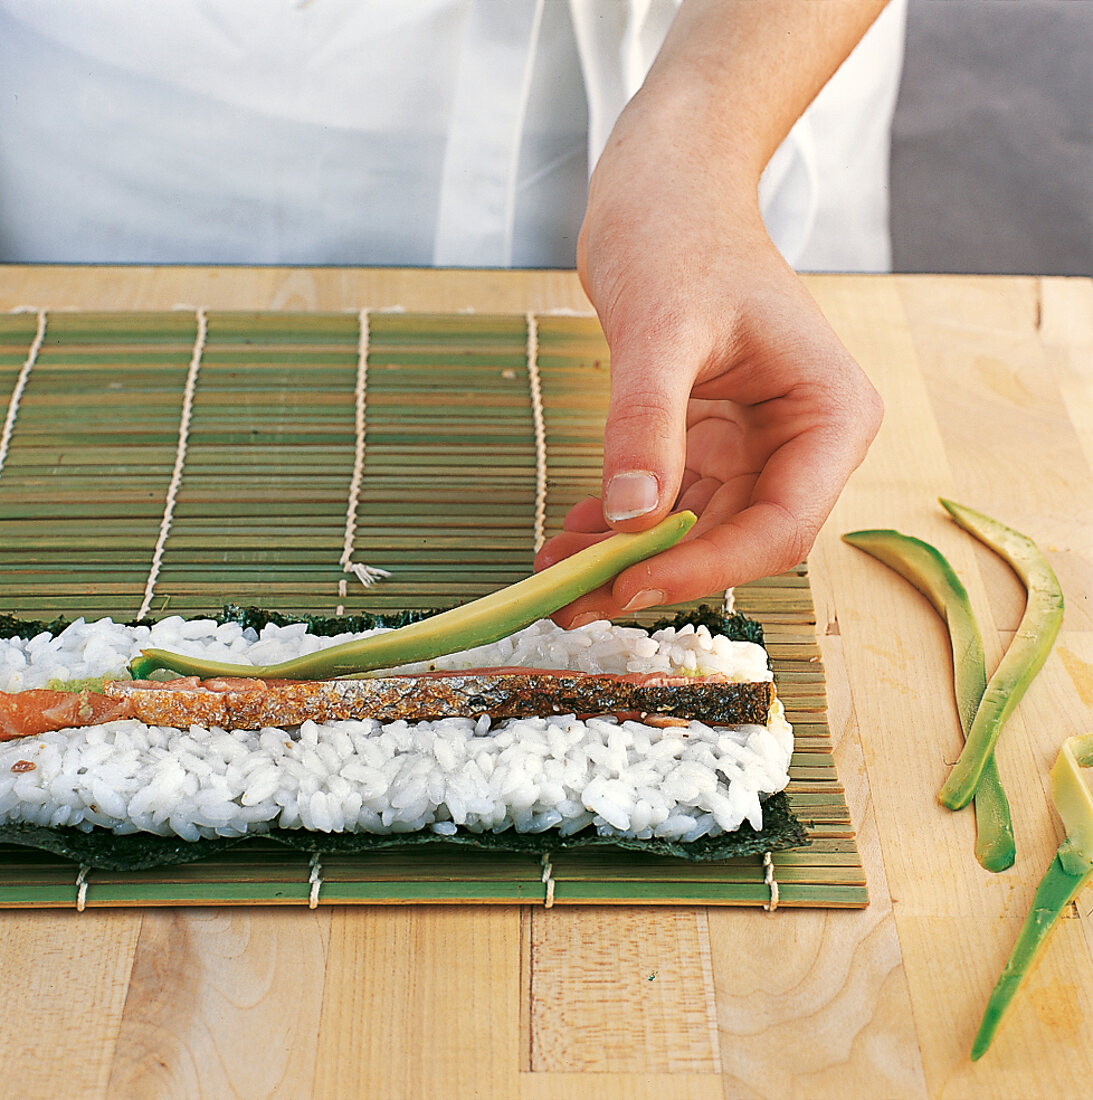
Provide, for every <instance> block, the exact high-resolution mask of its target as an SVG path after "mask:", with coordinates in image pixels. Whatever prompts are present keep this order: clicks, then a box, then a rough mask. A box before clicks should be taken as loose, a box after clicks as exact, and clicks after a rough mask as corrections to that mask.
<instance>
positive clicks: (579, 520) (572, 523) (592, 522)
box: [562, 497, 608, 534]
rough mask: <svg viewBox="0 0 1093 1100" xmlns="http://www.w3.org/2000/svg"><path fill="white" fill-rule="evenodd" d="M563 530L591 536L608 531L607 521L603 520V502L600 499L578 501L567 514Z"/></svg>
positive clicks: (587, 498)
mask: <svg viewBox="0 0 1093 1100" xmlns="http://www.w3.org/2000/svg"><path fill="white" fill-rule="evenodd" d="M562 530H564V531H583V532H586V533H591V534H596V533H599V532H602V531H607V530H608V526H607V521H606V520H605V519H604V518H603V501H602V500H600V498H599V497H585V498H584V500H580V501H578V502H577V503H576V504H574V505H573V507H572V508H570V509H569V511H568V512H567V513H566V515H565V519H564V520H563V521H562Z"/></svg>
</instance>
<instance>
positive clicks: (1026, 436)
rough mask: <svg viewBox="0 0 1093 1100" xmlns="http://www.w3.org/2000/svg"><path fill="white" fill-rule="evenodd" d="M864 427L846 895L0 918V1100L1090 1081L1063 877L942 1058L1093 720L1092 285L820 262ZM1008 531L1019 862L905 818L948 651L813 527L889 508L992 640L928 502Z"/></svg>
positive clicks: (158, 279)
mask: <svg viewBox="0 0 1093 1100" xmlns="http://www.w3.org/2000/svg"><path fill="white" fill-rule="evenodd" d="M808 284H809V287H810V289H811V290H812V292H813V293H814V294H815V296H816V298H817V299H818V301H819V302H820V305H821V306H822V308H823V309H824V311H825V312H826V314H827V316H828V317H829V318H830V320H831V322H832V323H833V325H834V326H835V328H836V329H837V331H838V332H839V334H840V335H841V336H842V338H843V340H844V341H845V342H846V344H847V346H848V347H849V348H850V350H851V352H852V353H853V354H854V355H856V356H857V358H858V359H859V361H860V362H861V363H862V365H863V366H864V367H865V369H866V370H867V372H868V373H869V375H870V376H871V377H872V378H873V380H874V382H875V383H876V385H877V386H878V388H879V389H880V390H881V392H882V394H883V396H884V399H885V402H886V405H887V417H886V421H885V426H884V428H883V429H882V431H881V434H880V436H879V438H878V440H877V442H876V443H875V445H874V447H873V449H872V450H871V452H870V455H869V458H868V459H867V461H866V463H865V465H864V466H863V467H862V468H861V469H860V470H859V471H858V472H857V474H855V476H854V478H853V479H852V481H851V483H850V485H849V486H848V487H847V490H846V492H845V493H844V494H843V497H842V499H841V500H840V502H839V504H838V506H837V508H836V511H835V513H834V515H833V516H832V518H831V520H830V521H829V523H828V525H827V526H826V528H825V529H824V532H823V533H822V535H821V538H820V540H819V542H818V543H817V546H816V548H815V550H814V552H813V554H812V556H811V558H810V568H811V577H812V585H813V592H814V598H815V601H816V606H817V614H818V619H817V621H818V623H819V627H818V629H819V632H820V641H821V647H822V651H823V657H824V662H825V667H826V669H827V677H828V692H829V710H830V720H831V730H832V736H833V738H834V740H835V742H836V746H837V747H836V759H837V763H838V768H839V773H840V776H841V778H842V781H843V783H844V784H845V787H846V791H847V800H848V803H849V805H850V809H851V813H852V816H853V820H854V824H855V827H856V829H857V830H858V835H859V845H860V847H861V851H862V855H863V859H864V862H865V867H866V872H867V875H868V878H869V886H870V897H871V899H872V904H871V905H870V907H869V908H868V909H866V910H864V911H861V912H855V911H831V910H827V911H819V910H793V911H788V910H782V911H779V912H776V913H774V914H768V913H764V912H759V911H746V910H735V909H732V910H713V909H711V910H706V909H703V908H697V909H696V908H681V909H641V908H637V907H633V908H629V907H622V908H615V907H612V908H604V909H596V908H591V909H566V908H555V909H553V910H550V911H549V912H547V911H544V910H541V909H537V910H532V909H527V908H524V909H522V908H518V907H512V908H487V907H467V908H458V907H398V908H391V909H386V908H331V909H323V908H320V909H319V910H316V911H314V912H312V911H306V910H295V909H293V910H282V909H278V910H267V909H244V910H237V909H231V910H229V909H225V910H219V911H215V910H197V911H194V910H190V911H185V910H177V911H172V910H158V911H156V910H144V911H141V910H111V911H105V912H101V911H100V912H91V911H87V912H84V913H82V914H76V913H53V912H38V913H34V912H20V911H15V912H4V913H0V983H2V1000H3V1005H4V1012H3V1014H2V1018H0V1050H3V1052H4V1059H3V1060H4V1067H5V1073H4V1074H3V1075H2V1076H0V1096H4V1097H54V1096H58V1095H65V1096H73V1097H160V1096H171V1097H217V1098H219V1097H265V1096H285V1097H306V1096H317V1097H345V1096H355V1095H361V1096H364V1095H367V1096H374V1097H404V1096H405V1097H428V1096H439V1095H444V1096H447V1097H453V1098H462V1097H489V1098H492V1097H526V1098H528V1100H540V1098H547V1097H550V1098H559V1100H567V1098H574V1100H576V1098H584V1097H589V1098H591V1097H596V1098H612V1097H627V1098H639V1097H651V1098H656V1100H668V1098H676V1097H679V1098H690V1097H695V1098H698V1097H701V1098H712V1097H734V1098H735V1097H747V1098H757V1097H805V1098H808V1097H860V1096H883V1097H965V1096H982V1097H988V1096H989V1097H1039V1096H1044V1097H1047V1096H1051V1097H1060V1096H1062V1097H1069V1096H1077V1095H1081V1094H1084V1092H1085V1091H1086V1088H1087V1081H1088V1080H1089V1078H1090V1076H1091V1074H1093V1054H1091V1053H1090V1052H1091V1050H1093V1046H1091V1044H1090V1043H1089V1041H1088V1035H1089V1027H1088V1025H1089V1021H1090V1019H1091V1018H1093V927H1091V924H1093V897H1091V896H1090V895H1089V894H1086V895H1084V896H1083V897H1081V898H1080V899H1079V901H1078V903H1077V905H1076V906H1074V907H1072V910H1071V912H1070V913H1069V914H1068V919H1065V920H1063V921H1062V922H1061V923H1060V926H1059V928H1058V930H1057V932H1056V934H1055V936H1054V937H1053V938H1052V941H1051V943H1050V944H1049V947H1048V950H1047V952H1046V953H1045V955H1044V956H1043V958H1042V960H1041V961H1040V963H1039V966H1038V967H1037V969H1036V971H1035V973H1034V974H1033V975H1032V977H1031V979H1030V980H1029V982H1028V983H1027V985H1026V987H1025V989H1024V990H1023V991H1022V993H1021V995H1020V997H1019V999H1018V1002H1017V1003H1016V1005H1015V1007H1014V1010H1013V1011H1012V1014H1011V1015H1010V1017H1009V1018H1008V1020H1007V1022H1006V1024H1005V1025H1004V1027H1003V1029H1002V1031H1001V1032H1000V1034H999V1036H998V1039H997V1041H996V1043H995V1046H994V1048H993V1049H992V1050H991V1052H990V1053H989V1054H988V1055H987V1057H986V1058H984V1059H983V1061H981V1062H979V1063H977V1064H975V1065H973V1064H972V1063H970V1062H969V1061H968V1057H967V1051H968V1048H969V1046H970V1043H971V1039H972V1035H973V1034H974V1031H975V1028H976V1026H977V1024H978V1019H979V1015H980V1013H981V1011H982V1007H983V1004H984V1002H985V999H986V996H987V994H988V992H989V990H990V988H991V986H992V985H993V983H994V980H995V977H996V976H997V973H998V971H999V969H1000V967H1001V965H1002V962H1003V961H1004V959H1005V957H1006V955H1007V953H1008V952H1009V949H1010V946H1011V945H1012V942H1013V939H1014V937H1015V935H1016V932H1017V928H1018V926H1019V923H1020V921H1021V919H1022V918H1023V916H1024V913H1025V911H1026V909H1027V907H1028V904H1029V901H1030V898H1031V895H1032V890H1033V888H1034V886H1035V884H1036V882H1037V881H1038V879H1039V877H1040V875H1041V873H1042V872H1043V869H1044V867H1045V866H1046V864H1047V861H1048V859H1049V858H1050V855H1051V853H1052V851H1053V850H1054V848H1055V846H1056V844H1057V843H1058V840H1059V837H1060V835H1061V834H1060V827H1059V824H1058V821H1057V819H1056V817H1055V816H1054V814H1053V812H1052V809H1051V805H1050V802H1049V800H1048V796H1047V786H1046V783H1047V773H1048V768H1049V767H1050V765H1051V762H1052V761H1053V759H1054V757H1055V754H1056V752H1057V750H1058V746H1059V744H1060V743H1061V742H1062V740H1063V739H1064V738H1065V737H1067V736H1070V735H1073V734H1076V733H1082V732H1087V731H1091V730H1093V601H1091V599H1090V593H1091V589H1093V519H1091V517H1093V477H1091V467H1093V282H1090V281H1089V280H1080V279H1070V280H1064V279H1046V280H1044V279H1035V278H970V277H921V276H920V277H875V276H874V277H852V276H817V277H812V278H810V279H809V280H808ZM176 305H178V306H195V305H203V306H207V307H210V308H240V309H250V308H268V307H273V308H284V309H356V308H359V307H361V306H364V305H367V306H371V307H373V308H383V307H385V306H403V307H405V308H407V309H433V310H440V311H452V310H459V309H464V308H474V309H476V310H479V311H482V312H488V311H500V312H522V311H524V310H526V309H538V310H550V309H562V310H567V309H568V310H572V309H576V310H582V311H583V310H586V309H587V308H588V306H587V303H586V302H585V300H584V298H583V297H582V295H581V292H580V289H579V287H578V284H577V282H576V279H575V278H574V276H573V275H572V274H569V273H558V272H530V273H513V272H508V273H506V272H444V271H396V272H387V271H345V270H334V269H330V270H319V271H305V270H280V269H217V270H201V269H175V268H155V269H152V268H147V269H90V268H50V267H35V268H0V309H12V308H16V307H26V306H33V307H39V306H49V307H51V308H54V309H61V308H85V309H151V308H165V307H166V308H170V307H173V306H176ZM939 495H944V496H951V497H953V498H955V499H956V500H959V501H961V502H963V503H967V504H969V505H971V506H973V507H976V508H978V509H980V510H982V511H985V512H987V513H989V514H991V515H995V516H997V517H998V518H1000V519H1003V520H1005V521H1007V522H1009V523H1010V524H1012V525H1013V526H1015V527H1017V528H1019V529H1020V530H1023V531H1025V532H1027V533H1028V534H1030V535H1031V536H1033V537H1034V538H1035V539H1036V541H1037V542H1038V544H1039V545H1040V547H1041V548H1042V549H1043V550H1044V551H1045V552H1046V553H1047V555H1048V556H1049V558H1050V559H1051V561H1052V564H1053V565H1054V567H1055V569H1056V571H1057V572H1058V574H1059V577H1060V580H1061V582H1062V584H1063V588H1064V591H1065V593H1066V597H1067V612H1066V619H1065V622H1064V626H1063V631H1062V633H1061V635H1060V637H1059V641H1058V643H1057V645H1056V647H1055V650H1054V652H1053V654H1052V656H1051V658H1050V659H1049V661H1048V663H1047V666H1046V667H1045V669H1044V671H1043V673H1042V674H1041V676H1040V678H1039V679H1038V680H1037V681H1036V682H1035V683H1034V684H1033V686H1032V688H1031V690H1030V691H1029V693H1028V695H1027V696H1026V698H1025V700H1024V702H1023V703H1022V704H1021V706H1020V707H1019V709H1018V711H1017V713H1016V715H1015V716H1014V718H1013V719H1012V720H1011V722H1010V723H1009V725H1008V726H1007V728H1006V730H1005V733H1004V735H1003V738H1002V742H1001V745H1000V748H999V753H998V756H999V766H1000V768H1001V770H1002V774H1003V778H1004V780H1005V782H1006V784H1007V787H1008V789H1009V791H1010V795H1011V799H1012V802H1013V808H1014V819H1015V827H1016V831H1017V843H1018V857H1017V863H1016V865H1015V867H1014V868H1013V869H1011V870H1010V871H1008V872H1006V873H1004V874H1002V875H989V874H987V873H986V872H984V871H982V870H981V869H980V868H979V867H978V865H977V864H976V862H975V860H974V858H973V855H972V820H971V817H970V816H969V815H968V814H966V813H965V814H960V815H952V814H950V813H948V812H947V811H945V810H943V809H942V808H941V807H940V806H938V804H937V802H936V798H935V795H936V790H937V788H938V786H939V785H940V783H941V781H942V779H943V777H944V775H945V771H946V765H947V763H948V762H951V761H952V759H953V758H954V756H955V753H956V752H957V749H958V745H959V727H958V724H957V721H956V715H955V710H954V706H953V703H952V697H951V673H950V670H949V655H948V651H947V642H946V638H945V635H944V631H943V629H942V627H941V624H940V621H939V620H938V619H937V617H936V615H935V614H934V612H933V611H932V610H931V609H930V608H929V606H928V605H927V604H926V602H925V600H924V599H923V598H922V597H921V596H919V595H918V594H917V593H916V592H915V591H914V590H913V589H911V588H910V586H908V585H906V584H905V583H904V582H903V581H901V580H900V579H899V578H897V577H896V576H895V574H893V573H891V572H890V571H888V570H886V569H885V568H884V567H883V566H881V565H880V564H878V563H877V562H875V561H874V560H872V559H871V558H868V557H866V556H865V555H863V554H861V553H859V552H857V551H854V550H852V549H851V548H850V547H848V546H846V545H845V544H844V543H842V542H841V541H840V539H839V535H840V534H841V533H842V532H844V531H848V530H853V529H857V528H861V527H874V526H882V527H896V528H898V529H900V530H903V531H905V532H907V533H909V534H914V535H917V536H919V537H921V538H925V539H927V540H928V541H931V542H933V543H934V544H935V545H937V546H938V547H939V548H940V549H941V550H942V551H943V552H944V553H945V554H946V555H947V556H948V557H949V558H950V560H951V561H952V562H953V564H954V566H955V567H956V568H957V570H958V571H959V572H960V574H961V576H962V577H963V579H964V581H965V583H966V584H967V586H968V588H969V590H970V593H971V597H972V601H973V604H974V607H975V611H976V614H977V616H978V618H979V621H980V624H981V625H982V627H983V628H984V633H985V641H986V646H987V656H988V661H989V662H993V661H995V660H997V658H998V656H999V654H1000V653H1001V651H1002V649H1003V647H1004V645H1005V644H1006V642H1007V641H1008V639H1009V637H1010V636H1011V635H1012V632H1013V630H1014V629H1015V627H1016V624H1017V621H1018V619H1019V617H1020V614H1021V610H1022V606H1023V596H1022V591H1021V588H1020V585H1019V583H1018V582H1017V580H1016V579H1015V577H1014V576H1013V575H1012V574H1011V573H1010V572H1009V570H1008V569H1007V568H1006V567H1005V566H1004V565H1002V564H1000V563H999V561H998V560H997V559H995V558H993V557H992V555H991V554H990V553H989V552H987V551H985V550H984V549H983V548H982V547H980V546H979V545H978V544H976V543H974V542H973V541H972V540H971V539H969V538H968V537H967V536H966V535H964V534H963V533H962V532H960V531H959V530H958V529H957V528H956V527H955V526H954V525H953V524H951V523H950V522H949V521H948V520H947V519H945V518H944V514H943V513H942V512H941V510H940V509H939V508H938V506H937V504H936V498H937V497H938V496H939Z"/></svg>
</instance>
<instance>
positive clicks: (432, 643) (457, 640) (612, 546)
mask: <svg viewBox="0 0 1093 1100" xmlns="http://www.w3.org/2000/svg"><path fill="white" fill-rule="evenodd" d="M696 519H697V517H696V516H695V514H694V513H693V512H677V513H675V514H674V515H671V516H668V517H667V519H663V520H661V522H660V523H658V524H657V525H656V526H655V527H651V528H650V529H649V530H648V531H639V532H637V533H635V534H617V535H612V536H611V537H610V538H608V539H604V541H603V542H599V543H596V544H595V545H594V546H589V547H586V548H585V549H584V550H580V551H578V552H577V553H576V554H574V555H573V556H572V557H569V558H566V559H565V560H564V561H560V562H556V563H555V564H554V565H552V566H549V567H548V568H546V569H544V570H543V571H542V572H540V573H536V574H534V575H533V576H531V577H526V578H525V579H524V580H522V581H518V582H517V583H516V584H513V585H510V586H509V587H507V588H503V589H501V590H500V591H499V592H492V593H490V595H488V596H483V597H482V598H481V599H479V600H474V601H473V602H472V603H468V604H464V605H463V606H462V607H453V608H452V609H451V610H450V611H444V612H442V613H441V614H439V615H434V616H432V617H431V618H428V619H423V620H421V621H420V622H416V623H410V624H409V625H407V626H403V627H400V628H399V629H398V630H392V631H388V632H387V633H384V634H373V635H372V636H371V637H368V638H360V639H357V640H355V641H352V642H345V643H344V644H342V645H337V646H331V647H330V648H329V649H322V650H319V651H318V652H317V653H309V654H307V655H305V656H303V657H297V658H294V659H293V660H291V661H282V662H281V663H280V664H275V665H265V666H257V667H256V666H253V665H235V664H223V663H221V662H218V661H203V660H200V659H196V658H191V657H185V656H182V655H181V654H177V653H169V652H167V651H165V650H162V649H145V650H142V656H140V657H138V658H137V659H136V660H135V661H133V662H132V663H131V664H130V666H129V671H130V674H131V675H132V677H133V679H134V680H142V679H144V678H145V677H147V676H148V674H149V673H150V672H153V671H154V670H155V669H157V668H166V669H171V670H173V671H175V672H179V673H182V674H183V675H186V676H201V677H205V678H207V677H212V676H260V677H262V678H263V679H269V680H318V679H330V678H331V677H335V676H348V675H352V674H353V673H358V672H369V671H371V670H372V669H377V668H390V667H393V666H395V665H401V664H406V663H407V662H410V661H427V660H430V659H432V658H433V657H441V656H443V655H444V654H446V653H455V652H458V651H459V650H461V649H470V648H472V647H473V646H479V645H488V644H490V643H491V642H496V641H499V640H500V639H501V638H506V637H508V636H509V635H510V634H513V633H515V632H516V631H517V630H522V629H523V628H524V627H525V626H530V625H531V624H532V623H533V622H536V621H537V620H539V619H542V618H545V617H547V616H548V615H552V614H553V613H554V612H555V611H557V610H558V609H559V608H562V607H565V605H566V604H568V603H572V602H573V600H575V599H577V598H578V597H579V596H584V595H586V594H587V593H589V592H592V591H594V590H595V589H597V588H599V587H600V585H603V584H606V583H607V582H608V581H609V580H611V579H612V578H613V577H616V576H617V575H618V574H619V573H621V572H622V571H623V570H624V569H626V568H628V567H629V566H631V565H636V564H637V563H638V562H640V561H644V560H645V559H646V558H651V557H652V556H653V555H654V554H659V553H661V551H663V550H667V549H669V548H670V547H672V546H674V545H675V544H676V543H677V542H679V540H680V539H682V538H683V536H684V535H685V534H686V533H687V532H688V531H689V530H690V529H691V528H692V527H693V526H694V524H695V522H696Z"/></svg>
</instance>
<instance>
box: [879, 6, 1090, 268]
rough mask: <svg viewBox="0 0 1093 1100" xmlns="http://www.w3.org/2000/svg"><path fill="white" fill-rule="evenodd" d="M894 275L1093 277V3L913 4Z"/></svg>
mask: <svg viewBox="0 0 1093 1100" xmlns="http://www.w3.org/2000/svg"><path fill="white" fill-rule="evenodd" d="M891 201H892V205H891V218H892V238H893V241H892V248H893V266H894V267H895V270H897V271H928V272H929V271H936V272H986V273H996V274H1014V273H1019V274H1055V275H1090V274H1093V0H911V2H910V6H909V9H908V19H907V51H906V57H905V60H904V69H903V77H902V82H901V85H900V93H899V100H898V102H897V105H896V116H895V120H894V124H893V138H892V182H891Z"/></svg>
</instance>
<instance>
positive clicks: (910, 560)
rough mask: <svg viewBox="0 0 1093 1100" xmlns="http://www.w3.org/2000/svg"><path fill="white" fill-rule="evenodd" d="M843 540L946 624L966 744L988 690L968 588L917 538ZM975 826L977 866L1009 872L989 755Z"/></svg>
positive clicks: (1006, 813) (1009, 845)
mask: <svg viewBox="0 0 1093 1100" xmlns="http://www.w3.org/2000/svg"><path fill="white" fill-rule="evenodd" d="M843 541H844V542H847V543H849V544H850V545H851V546H856V547H857V548H858V549H859V550H864V551H865V552H866V553H867V554H871V555H872V556H873V557H874V558H876V559H877V560H878V561H881V562H883V563H884V564H885V565H887V566H889V567H890V568H892V569H894V570H895V571H896V572H897V573H898V574H899V575H900V576H901V577H903V578H904V579H906V580H908V581H910V582H911V584H913V585H914V586H915V587H916V588H917V589H918V590H919V591H920V592H921V593H922V594H923V595H924V596H925V597H926V598H927V599H928V600H929V601H930V603H931V604H932V605H933V608H934V610H935V611H936V612H937V613H938V614H939V615H940V616H941V617H942V619H944V620H945V625H946V626H947V627H948V628H949V640H950V642H951V644H952V655H953V686H954V690H955V692H956V709H957V714H958V716H959V718H960V728H961V730H962V731H963V733H964V737H965V739H966V738H967V737H968V734H969V733H970V731H971V728H972V725H973V722H974V720H975V715H976V712H977V711H978V709H979V704H980V700H981V699H982V698H983V692H984V690H985V689H986V686H987V671H986V664H985V661H984V657H983V639H982V636H981V635H980V633H979V625H978V623H976V621H975V615H974V614H973V613H972V606H971V601H970V600H969V599H968V591H967V589H966V588H965V587H964V585H963V584H962V583H961V581H960V578H959V577H958V576H957V575H956V573H955V571H954V570H953V567H952V566H951V565H950V564H949V562H948V561H947V560H946V558H945V557H944V555H943V554H941V552H940V551H938V550H937V549H936V548H935V547H933V546H931V545H930V544H929V543H927V542H923V541H922V540H921V539H916V538H912V537H911V536H910V535H903V534H900V532H899V531H891V530H874V531H853V532H851V533H850V534H846V535H843ZM975 826H976V834H975V858H976V859H977V860H978V861H979V863H980V865H981V866H982V867H983V868H985V869H986V870H988V871H994V872H998V871H1004V870H1006V868H1008V867H1012V866H1013V862H1014V859H1015V858H1016V846H1015V844H1014V839H1013V821H1012V818H1011V816H1010V807H1009V800H1008V799H1007V798H1006V792H1005V790H1004V789H1003V787H1002V781H1001V779H1000V777H999V775H998V768H997V766H996V764H995V761H994V754H993V752H992V753H991V754H990V758H989V759H988V760H987V762H986V764H985V765H984V768H983V778H982V779H981V780H980V782H979V786H978V788H977V789H976V792H975Z"/></svg>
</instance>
